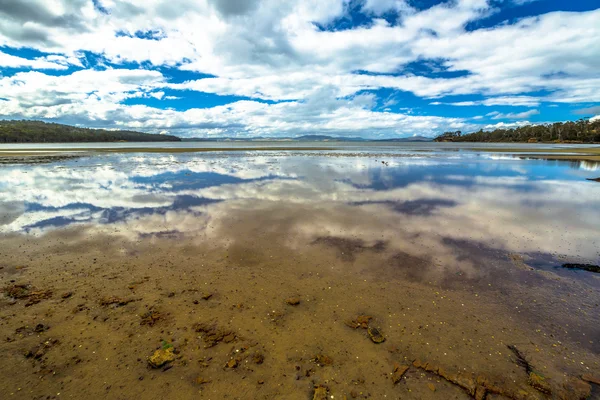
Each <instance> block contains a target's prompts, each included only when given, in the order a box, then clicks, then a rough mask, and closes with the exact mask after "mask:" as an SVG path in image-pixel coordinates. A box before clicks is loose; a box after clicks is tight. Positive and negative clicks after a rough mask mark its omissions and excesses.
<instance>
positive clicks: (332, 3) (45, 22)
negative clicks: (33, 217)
mask: <svg viewBox="0 0 600 400" xmlns="http://www.w3.org/2000/svg"><path fill="white" fill-rule="evenodd" d="M357 4H358V7H356V5H357ZM411 4H412V3H410V2H407V1H405V0H363V1H358V2H357V1H349V0H305V1H295V0H252V1H235V0H204V1H196V0H168V1H167V0H130V1H124V0H95V1H87V0H68V1H67V0H50V1H47V0H23V1H21V2H19V3H18V4H13V5H8V3H6V2H4V3H1V4H0V46H3V47H7V48H13V49H22V48H25V47H27V48H33V49H36V50H38V51H40V52H42V53H41V54H42V55H41V56H39V57H35V58H31V57H27V58H25V57H17V56H13V55H9V54H6V53H3V52H1V51H0V69H2V68H6V67H11V68H16V67H19V68H25V69H27V68H29V69H31V70H32V71H31V72H30V74H32V75H31V76H27V75H19V74H15V75H12V76H11V75H10V74H9V76H5V77H4V78H2V82H1V83H0V91H1V92H2V94H0V99H3V100H0V101H2V103H1V104H2V107H1V111H2V115H3V116H4V117H10V116H13V115H14V116H28V117H31V118H34V117H38V118H66V116H69V118H70V119H71V120H81V121H82V122H83V123H98V121H102V123H103V124H106V123H108V122H109V121H110V118H120V119H115V120H114V124H115V125H119V126H131V127H139V128H144V129H145V128H148V129H168V128H169V127H172V126H193V120H192V119H191V118H190V117H189V116H190V115H194V116H195V117H196V116H200V117H201V118H200V119H199V120H196V121H197V128H198V130H197V131H198V132H209V131H210V132H213V133H217V132H222V131H223V130H225V131H227V130H229V129H230V128H231V127H233V126H242V127H243V129H242V131H243V132H247V133H257V132H258V131H259V129H258V127H257V125H256V123H255V121H259V120H261V119H262V121H261V122H264V123H267V122H268V123H273V124H274V125H266V126H264V127H263V129H262V130H263V132H264V133H270V132H300V131H308V130H309V129H315V128H317V129H319V130H321V131H332V129H331V127H333V126H336V125H337V126H340V127H344V126H345V121H346V120H345V119H344V118H342V119H336V117H340V118H341V117H342V116H343V115H344V114H345V113H346V112H347V110H348V109H352V111H351V112H354V111H356V112H357V113H359V114H360V115H362V117H364V118H370V119H369V120H365V121H363V123H361V124H360V126H361V128H364V129H367V130H368V129H371V128H372V130H373V132H375V133H381V132H383V131H384V130H382V128H381V127H382V126H385V127H386V128H385V133H388V134H411V133H412V132H408V131H405V130H404V129H406V124H405V123H399V122H398V121H407V120H409V119H410V118H408V117H407V116H406V115H401V114H395V113H392V112H381V111H375V108H371V109H369V110H366V109H364V107H358V105H357V104H356V102H354V103H353V102H352V98H353V97H354V96H356V95H359V94H361V93H363V92H375V91H377V90H379V89H388V90H392V91H397V92H410V93H412V94H414V95H416V96H418V97H421V98H426V99H431V100H432V104H453V105H456V106H477V105H485V106H494V105H511V106H528V107H536V106H538V105H539V104H540V103H542V102H549V101H550V102H553V103H555V104H560V103H580V102H587V103H595V102H600V97H599V96H600V77H599V76H598V72H597V65H598V64H600V48H599V47H598V46H595V43H596V41H597V38H598V37H600V26H599V25H598V24H597V20H598V19H600V9H597V10H593V11H586V12H552V13H547V14H543V15H539V16H535V17H527V18H522V19H517V20H516V21H510V22H506V23H500V24H498V25H496V26H491V27H486V28H480V29H475V30H469V29H467V26H468V25H469V24H470V23H472V22H477V21H479V20H481V19H482V18H485V17H488V16H490V15H492V14H493V13H495V12H497V11H498V9H497V8H496V7H495V5H497V3H496V2H492V1H488V0H456V1H452V2H441V3H439V4H436V5H434V6H432V7H429V8H425V9H416V8H413V7H412V6H411ZM353 7H354V8H353ZM350 9H354V10H356V9H358V10H360V11H361V12H362V13H363V14H364V16H365V23H362V24H360V25H356V26H346V25H343V24H342V25H340V24H339V21H344V20H346V19H348V18H349V13H350ZM389 13H395V15H397V18H396V19H394V20H391V19H389V18H387V17H386V18H387V19H384V16H385V15H388V14H389ZM90 54H91V55H92V57H93V58H101V59H102V60H103V62H104V63H105V64H106V65H109V66H110V68H109V70H108V71H117V70H121V69H122V70H123V72H120V73H122V74H130V73H131V72H130V71H132V67H131V64H132V63H133V64H134V65H136V64H137V65H143V66H144V68H145V69H146V72H138V74H139V75H140V76H139V78H140V81H139V82H138V83H137V87H134V86H136V83H135V82H133V83H132V85H131V86H127V85H125V84H124V83H123V82H119V79H120V78H117V77H115V76H113V75H111V74H119V73H117V72H107V73H106V74H104V72H105V71H93V70H89V69H88V71H86V72H89V74H90V75H89V76H90V77H91V76H93V75H95V76H96V85H95V86H96V88H91V87H90V85H88V83H89V82H88V81H86V80H85V79H83V81H82V80H81V77H82V75H81V74H80V73H81V72H83V71H76V72H73V73H72V74H71V75H66V76H67V78H65V79H64V80H62V82H61V85H58V84H57V85H55V87H54V89H49V88H48V86H52V84H51V82H52V81H55V80H57V78H56V77H55V76H51V75H47V77H45V78H44V77H42V76H41V75H44V73H42V72H41V70H44V69H47V70H52V69H55V70H65V69H67V68H72V67H74V66H76V67H78V68H81V69H85V67H84V65H88V63H87V61H85V62H82V60H84V59H85V60H87V59H86V57H88V56H89V55H90ZM431 62H434V63H435V64H436V65H439V70H440V71H442V72H446V73H450V74H454V75H452V76H451V77H448V76H446V75H444V74H439V73H438V74H437V75H436V74H433V75H431V74H419V73H416V72H414V71H415V70H414V69H410V68H408V69H407V65H409V64H417V65H419V64H420V63H423V65H426V64H427V63H431ZM161 67H170V68H172V69H175V70H177V69H179V70H182V71H189V72H191V73H194V72H197V73H202V74H204V75H202V76H206V75H209V77H203V78H199V79H194V78H193V74H191V75H192V78H190V79H189V80H187V81H184V82H181V81H180V80H178V81H177V82H170V81H169V77H168V76H163V74H162V73H161V72H160V71H161V70H160V68H161ZM146 73H148V74H150V73H155V75H154V76H153V77H151V78H148V79H146V77H143V75H145V74H146ZM36 74H38V75H36ZM39 74H41V75H39ZM100 76H102V78H100ZM6 79H8V81H7V80H6ZM16 81H18V82H24V83H23V86H24V87H25V88H27V89H26V90H27V92H25V91H24V90H23V89H19V85H21V84H18V85H17V84H15V82H16ZM115 81H116V82H115ZM99 82H102V84H99ZM104 82H106V86H107V87H108V88H111V89H110V90H109V89H104V88H102V87H100V86H104ZM63 83H64V85H63ZM78 83H79V84H81V86H77V84H78ZM58 86H60V87H61V89H60V90H58V89H57V87H58ZM76 86H77V87H76ZM125 86H127V87H125ZM84 88H85V89H84ZM10 89H17V90H16V92H14V93H12V92H10ZM86 89H87V90H86ZM167 90H170V91H176V92H177V93H174V94H173V93H167V92H166V91H167ZM323 90H325V91H327V92H328V94H329V95H328V96H327V97H326V98H325V99H324V100H325V101H324V102H323V108H322V109H321V108H319V107H315V106H314V103H313V104H312V105H311V106H310V107H309V104H311V103H310V99H311V98H314V96H318V95H319V93H322V91H323ZM190 91H195V92H201V93H210V94H215V95H230V96H241V97H249V98H252V99H253V100H256V101H253V102H246V103H235V102H234V103H231V104H230V105H229V106H228V107H225V108H214V109H208V110H205V109H201V108H195V105H194V104H190V105H188V109H187V110H179V111H177V112H175V111H172V110H168V109H166V108H156V109H151V108H149V107H146V106H141V107H140V106H126V105H124V104H123V102H124V101H125V100H126V99H129V98H132V97H138V98H147V97H154V98H155V99H157V100H161V101H163V100H172V99H174V98H176V97H181V98H184V99H185V97H186V94H187V93H189V92H190ZM533 92H535V93H544V94H539V95H531V94H530V93H533ZM11 93H12V94H11ZM461 95H476V96H481V97H483V99H482V100H469V101H453V102H448V101H444V99H443V98H444V97H446V96H461ZM264 100H268V101H275V102H281V101H285V102H289V103H290V104H287V105H280V104H270V105H268V106H265V105H264V104H263V103H262V101H264ZM59 103H61V104H59ZM344 103H352V105H351V106H348V105H347V104H346V105H344ZM69 104H70V105H71V108H70V109H69ZM332 104H336V107H338V111H337V113H334V112H332V111H331V107H332ZM374 104H375V103H374V102H373V107H374ZM93 107H96V110H97V111H95V112H93V111H92V108H93ZM165 107H166V106H165ZM353 107H358V108H356V110H355V109H354V108H353ZM240 109H244V112H243V113H241V114H240V113H239V112H238V110H240ZM283 109H286V111H291V110H293V111H300V115H302V117H303V118H306V119H307V121H306V123H305V124H300V123H298V122H296V121H295V119H296V117H295V116H294V115H281V112H280V110H283ZM249 110H252V112H254V113H258V112H260V113H264V114H265V115H268V116H269V118H262V117H261V116H260V115H253V116H251V117H250V119H247V120H240V117H241V116H243V115H246V114H247V113H248V112H249ZM257 110H260V111H257ZM308 110H311V112H310V113H308ZM428 114H430V116H429V117H422V118H429V122H428V129H431V130H427V131H425V132H424V133H426V132H433V129H434V127H435V129H438V128H439V129H440V130H444V129H446V128H449V126H448V125H456V124H460V123H463V122H461V121H459V120H455V119H448V118H442V117H439V116H437V115H436V114H435V108H432V109H431V110H429V111H428ZM515 115H516V114H515ZM246 116H247V115H246ZM274 116H276V117H274ZM322 116H328V117H330V118H332V119H330V120H325V119H323V118H322ZM218 118H222V119H220V120H219V121H217V119H218ZM514 118H519V117H516V116H515V117H514ZM523 118H526V117H523ZM86 121H87V122H86ZM133 122H135V124H134V123H133ZM298 126H300V127H301V128H302V129H298ZM463 127H464V126H463ZM337 131H338V132H339V133H343V132H347V131H348V130H347V129H346V128H341V129H337ZM352 132H355V130H352Z"/></svg>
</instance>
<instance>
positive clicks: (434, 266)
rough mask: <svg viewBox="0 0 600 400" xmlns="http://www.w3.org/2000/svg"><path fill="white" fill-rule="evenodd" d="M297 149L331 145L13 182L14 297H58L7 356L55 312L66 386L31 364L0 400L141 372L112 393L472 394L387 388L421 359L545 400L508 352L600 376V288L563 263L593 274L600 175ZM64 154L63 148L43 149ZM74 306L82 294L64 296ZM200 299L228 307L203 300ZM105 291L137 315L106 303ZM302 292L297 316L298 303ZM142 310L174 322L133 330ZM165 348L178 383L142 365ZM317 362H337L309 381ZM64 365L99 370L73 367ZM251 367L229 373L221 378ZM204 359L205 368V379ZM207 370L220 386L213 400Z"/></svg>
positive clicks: (102, 165) (63, 166) (140, 160)
mask: <svg viewBox="0 0 600 400" xmlns="http://www.w3.org/2000/svg"><path fill="white" fill-rule="evenodd" d="M125 145H127V146H129V145H131V144H109V147H114V146H117V147H121V146H125ZM196 145H197V144H196V143H174V144H171V143H169V144H163V143H161V144H146V143H145V144H143V146H144V147H153V146H158V147H162V146H167V147H171V146H175V147H177V148H179V147H180V146H183V147H185V146H196ZM202 145H203V146H204V145H207V146H223V144H221V143H202ZM252 145H257V146H261V147H268V146H265V145H264V143H258V144H257V143H255V142H253V143H252ZM294 145H296V144H294ZM304 145H305V146H307V147H316V146H317V145H318V146H326V147H328V146H330V145H331V146H332V147H333V148H332V149H328V150H318V151H317V150H302V149H296V150H286V151H281V150H262V151H246V150H244V151H232V148H231V147H229V146H231V144H227V146H228V147H227V148H226V149H225V150H223V151H219V152H203V153H143V152H140V153H97V154H93V155H88V154H85V155H83V156H82V157H79V158H71V159H67V160H60V161H55V162H47V163H42V164H35V165H25V164H13V165H11V164H8V165H3V166H0V211H1V212H0V234H2V235H3V243H4V249H3V250H2V252H1V253H0V256H1V257H2V258H1V260H2V266H3V269H2V270H0V276H1V277H2V284H3V285H7V284H9V282H10V281H11V280H12V281H14V282H17V283H31V284H33V285H34V286H36V287H37V288H45V287H50V288H52V290H53V291H54V293H56V295H55V296H54V297H53V298H51V299H50V300H45V301H43V302H41V303H39V304H37V305H34V306H31V307H27V308H22V309H19V310H22V311H19V313H18V315H19V317H15V314H14V310H15V309H16V308H15V307H23V305H22V304H20V303H18V304H17V305H13V306H8V305H4V303H2V304H0V313H1V315H0V316H2V317H4V318H5V321H7V322H6V323H5V325H3V326H0V330H1V334H2V336H3V337H11V338H13V339H15V340H14V341H13V342H11V343H10V345H11V347H10V351H14V355H13V356H10V357H14V361H13V362H15V363H17V362H20V361H18V360H20V359H19V357H21V355H20V353H19V352H18V349H19V348H20V347H23V346H25V344H24V343H25V342H27V343H28V344H31V345H33V344H35V343H37V342H39V340H38V339H37V338H35V337H25V338H20V337H18V335H15V329H16V328H17V325H23V324H34V325H35V323H37V322H39V321H40V316H41V315H43V314H44V313H46V314H45V315H47V316H46V317H45V319H44V321H46V322H48V323H49V324H50V326H51V327H52V329H51V330H49V331H48V334H49V335H50V334H51V335H54V337H60V340H61V344H59V345H57V346H59V348H57V349H51V350H49V351H48V356H47V361H45V362H46V363H47V364H49V365H50V367H48V368H49V369H51V370H52V369H53V368H54V369H55V370H60V371H62V374H63V375H64V376H69V377H70V380H69V381H68V382H66V383H65V382H64V381H49V382H45V381H40V380H39V377H38V376H37V375H36V374H35V373H34V375H33V378H35V380H32V378H30V376H31V371H30V370H29V369H28V368H29V367H25V366H23V367H20V368H16V369H15V370H14V371H13V372H11V373H12V374H13V375H11V379H9V380H7V381H6V382H5V383H3V386H2V388H0V389H4V390H6V391H14V390H16V389H15V388H14V387H13V385H12V384H11V383H9V381H10V382H14V381H23V380H25V381H28V382H30V386H31V387H32V390H33V393H35V394H38V395H41V394H45V393H52V392H53V391H55V390H56V391H58V390H62V391H63V393H64V392H65V391H66V392H70V393H82V392H85V393H87V395H89V396H94V395H99V394H100V393H104V392H103V391H104V390H105V389H104V387H105V386H106V384H103V383H102V382H113V383H116V382H118V381H120V380H122V379H124V378H123V377H126V382H129V379H130V380H131V382H132V383H126V384H124V385H123V387H121V388H120V389H118V388H115V387H116V386H115V387H113V389H111V390H113V391H114V392H113V395H114V396H121V397H123V396H125V397H131V396H142V397H144V398H160V397H161V396H163V395H167V394H166V393H167V392H165V390H167V388H168V385H167V386H165V385H166V383H167V382H173V381H174V379H176V380H177V381H178V382H179V381H181V384H179V385H178V386H177V388H174V389H169V390H175V392H176V393H178V396H180V398H186V396H192V395H194V394H198V393H199V391H200V393H201V394H202V396H204V397H206V398H223V396H225V395H226V394H227V395H230V396H231V397H232V398H248V397H244V396H250V398H257V396H265V398H274V397H278V396H279V397H281V396H284V395H286V394H290V393H291V394H293V395H292V397H289V398H310V397H311V393H312V392H311V391H312V389H313V387H314V385H317V384H324V385H326V386H327V387H328V388H329V390H330V392H331V393H333V394H335V395H336V398H337V397H338V396H339V397H341V396H342V395H348V396H350V393H351V392H352V390H356V388H358V389H359V391H362V392H364V393H367V392H369V393H371V395H372V396H373V397H374V398H383V396H388V397H389V398H396V397H398V396H404V397H408V398H426V397H428V396H430V393H431V392H430V389H429V388H428V387H427V386H426V383H431V382H433V383H434V384H435V385H436V387H437V391H438V394H439V395H442V396H445V397H446V398H467V397H468V396H466V393H465V390H464V388H461V387H458V386H457V385H455V384H452V383H450V382H448V381H447V380H445V379H442V378H440V376H438V375H434V374H431V373H426V374H425V373H424V372H423V371H421V370H419V368H417V367H414V366H413V367H411V369H410V370H409V372H408V375H407V376H406V377H405V378H404V381H403V382H402V383H401V384H398V385H393V384H392V383H391V381H390V380H389V376H390V374H391V372H392V371H393V364H394V363H395V362H398V363H403V364H407V365H409V366H410V365H411V362H412V360H414V359H415V358H420V359H424V360H426V361H428V362H432V363H435V364H436V365H439V366H442V367H444V368H446V369H449V370H452V369H453V368H454V369H459V370H464V371H469V373H471V372H472V373H473V374H475V375H474V376H477V375H483V376H485V377H486V378H487V379H494V380H495V381H496V382H497V383H498V385H500V386H501V387H503V388H505V389H503V390H506V391H505V394H507V393H508V394H510V393H513V392H514V393H517V391H518V390H525V391H529V392H531V393H537V394H538V395H540V396H542V394H541V393H539V392H537V391H536V390H535V389H534V388H532V387H531V386H529V385H528V383H527V379H528V377H527V375H526V374H525V372H524V371H522V370H520V369H519V367H516V366H515V361H514V354H512V353H511V352H510V350H508V349H507V347H506V346H507V345H508V344H511V345H516V346H517V347H519V348H520V349H521V350H522V351H523V352H524V353H525V354H526V355H527V357H528V358H529V359H530V360H529V361H530V362H531V363H532V364H534V366H535V367H536V368H538V369H539V370H540V371H541V372H543V373H544V375H545V376H547V377H549V378H548V379H550V382H551V384H552V385H554V386H553V390H555V391H556V392H558V391H559V390H562V389H560V388H562V385H563V383H564V382H563V381H564V380H565V379H567V378H565V377H576V376H580V375H581V374H584V373H588V374H589V373H591V374H597V373H598V372H600V371H599V368H598V362H599V361H600V357H599V352H600V346H599V343H598V341H597V338H598V336H599V333H600V331H598V326H599V325H598V324H599V323H600V312H599V308H598V303H599V302H600V297H599V295H598V293H599V291H598V289H599V288H600V279H598V275H596V274H592V273H589V272H586V271H580V270H565V269H563V268H561V265H562V264H563V263H567V262H572V263H573V262H574V263H591V264H600V252H599V251H598V249H599V248H600V246H599V244H600V243H599V242H600V239H599V238H600V235H599V233H600V230H599V228H598V227H599V226H600V213H598V209H599V206H600V184H599V183H597V182H593V181H588V180H587V179H588V178H596V177H597V176H596V175H597V171H598V168H597V163H594V162H592V161H548V160H541V159H523V158H519V157H517V156H515V155H514V154H511V152H510V151H509V150H507V151H506V152H485V151H480V150H478V151H469V150H468V148H469V147H467V146H465V145H450V146H448V145H445V144H429V143H428V144H408V145H407V144H402V145H397V144H392V145H382V144H379V143H377V144H368V145H365V144H362V143H361V144H354V143H351V144H346V143H344V144H343V146H341V148H340V147H339V144H323V143H321V142H319V143H318V144H301V146H304ZM93 146H94V147H96V145H95V144H94V145H93ZM102 146H104V144H103V145H102ZM132 146H133V147H138V146H137V145H132ZM233 146H234V147H235V146H240V148H247V147H248V143H245V144H238V143H235V144H234V145H233ZM273 146H274V147H279V146H281V143H276V144H274V145H273ZM504 146H505V147H506V145H504ZM53 147H56V148H61V149H62V148H65V146H64V145H62V144H59V145H51V146H44V148H53ZM85 147H86V146H85V145H69V148H85ZM478 147H480V145H478ZM494 147H495V146H494ZM500 147H502V146H500ZM11 148H12V147H11ZM20 148H23V149H24V148H28V147H23V146H21V147H20ZM36 148H39V145H37V146H36ZM88 148H89V146H88ZM506 148H507V149H509V147H506ZM18 266H25V267H24V268H22V269H21V268H17V267H18ZM69 291H72V292H73V293H74V294H73V297H68V298H66V299H62V298H61V297H60V296H59V295H58V294H60V293H63V292H69ZM206 292H210V294H213V295H214V296H212V297H210V300H202V299H201V295H203V293H206ZM107 296H117V297H119V298H131V299H133V300H135V301H133V302H131V303H128V304H127V305H125V306H122V307H114V308H106V307H105V306H102V305H99V304H101V303H102V302H101V301H100V300H99V299H102V298H106V297H107ZM290 296H296V297H298V298H299V299H301V303H300V305H298V306H296V307H294V306H288V305H286V304H285V301H284V300H285V299H286V298H288V297H290ZM99 301H100V303H99ZM36 307H37V308H36ZM11 310H12V311H11ZM77 310H80V311H77ZM147 310H155V311H160V313H161V314H162V315H163V316H164V317H165V318H164V321H162V320H161V321H159V322H158V323H157V325H156V326H153V327H148V326H140V324H139V318H140V317H139V316H140V315H142V314H143V313H144V312H146V311H147ZM361 314H368V315H371V316H373V317H374V321H375V322H374V323H375V324H377V326H378V327H379V328H380V329H381V330H382V331H383V332H384V334H385V335H386V338H387V340H386V342H385V344H383V345H375V344H374V343H372V342H371V341H370V340H369V338H368V336H367V334H366V331H365V332H362V331H361V330H360V329H358V330H353V329H350V328H348V327H347V326H345V325H344V321H347V320H348V319H352V318H353V317H356V316H357V315H361ZM207 321H208V322H210V323H213V324H216V326H219V327H223V329H229V330H230V331H231V332H234V333H235V334H234V337H235V338H236V339H235V341H234V342H233V343H232V344H224V343H223V344H218V345H217V346H215V347H211V348H209V349H203V347H202V344H203V342H202V339H201V338H200V339H199V336H202V334H201V333H200V334H199V333H196V332H194V329H192V323H194V322H203V323H204V322H207ZM79 332H82V334H84V333H85V336H84V337H85V339H84V340H82V339H81V336H80V334H79ZM162 340H166V341H167V342H169V343H172V344H173V345H174V346H175V348H177V349H178V351H181V355H182V358H181V359H178V361H175V362H174V364H173V365H174V367H173V368H172V370H169V371H168V372H164V373H160V372H156V371H154V370H148V369H147V366H146V361H145V359H146V358H147V356H149V355H150V354H151V353H152V352H153V351H154V350H155V348H156V346H157V345H159V344H160V343H161V341H162ZM115 343H118V344H117V345H116V346H115ZM80 344H82V345H84V346H86V348H85V349H83V348H81V349H80V348H79V347H78V346H79V345H80ZM60 346H62V347H60ZM232 346H233V347H232ZM240 346H242V347H240ZM244 346H247V347H244ZM240 348H241V349H242V353H244V351H246V350H243V349H244V348H249V349H251V350H248V351H252V352H253V353H252V354H254V352H256V351H258V352H261V354H263V355H265V356H266V358H265V362H264V364H261V365H252V366H249V365H250V364H251V361H249V360H250V358H244V357H242V356H241V353H239V351H240ZM92 349H93V350H92ZM198 349H201V350H198ZM92 351H94V352H92ZM96 352H97V353H96ZM10 354H13V353H10ZM99 354H101V355H102V356H99ZM248 354H250V353H248ZM319 354H324V355H327V356H328V357H331V358H332V359H333V365H331V366H325V367H321V366H318V365H317V364H318V363H317V364H315V361H313V359H314V358H315V357H316V355H319ZM67 356H68V357H79V358H81V359H82V360H85V362H83V363H82V364H77V366H69V367H66V366H65V365H66V364H65V363H67V359H66V358H65V357H67ZM68 357H67V358H68ZM236 357H237V358H239V360H238V361H239V363H240V366H239V367H236V370H235V371H229V370H228V368H227V367H226V368H225V369H224V368H223V366H224V365H225V364H226V363H227V362H229V361H230V360H231V359H232V358H235V359H237V358H236ZM104 358H106V360H104ZM138 358H139V359H141V361H136V360H138ZM208 358H210V360H208V361H207V359H208ZM200 359H202V360H204V361H202V362H201V363H206V365H207V366H205V367H198V363H199V362H200V361H199V360H200ZM10 360H11V359H10V358H9V361H10ZM184 360H185V362H183V361H184ZM211 360H212V361H211ZM3 362H5V363H6V362H7V360H4V361H3ZM248 363H250V364H248ZM33 365H34V367H35V366H36V365H37V364H35V362H34V364H33ZM69 365H70V364H69ZM102 365H106V366H107V368H103V369H102V371H101V372H99V370H98V367H99V366H102ZM0 366H1V367H2V370H3V371H6V370H7V368H8V367H7V365H6V364H1V363H0ZM61 368H62V369H61ZM169 373H170V374H171V375H168V374H169ZM38 375H39V373H38ZM198 375H200V376H202V377H203V379H204V378H205V379H208V380H211V381H212V383H209V384H206V385H204V384H203V385H202V386H201V387H199V386H198V385H197V384H196V383H194V382H195V379H196V377H197V376H198ZM140 376H146V377H148V378H150V379H145V380H144V381H143V382H141V383H140V381H139V380H138V378H139V377H140ZM242 376H243V377H244V378H242ZM81 377H87V378H83V379H82V378H81ZM90 377H93V379H91V378H90ZM246 377H247V378H248V379H245V378H246ZM97 378H98V379H97ZM569 379H571V378H569ZM96 380H98V382H97V381H96ZM261 380H262V381H264V383H258V384H257V382H258V381H261ZM61 382H62V383H61ZM357 382H358V383H357ZM569 382H570V381H569ZM134 383H135V384H134ZM61 385H63V386H61ZM511 391H512V392H511ZM532 391H533V392H532ZM210 396H213V397H210ZM294 396H296V397H294ZM507 396H508V395H507ZM509 397H510V396H509ZM282 398H283V397H282Z"/></svg>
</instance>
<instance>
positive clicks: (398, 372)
mask: <svg viewBox="0 0 600 400" xmlns="http://www.w3.org/2000/svg"><path fill="white" fill-rule="evenodd" d="M408 368H409V367H408V366H407V365H400V364H398V363H396V364H394V372H393V373H392V382H393V383H394V385H395V384H397V383H398V382H400V380H401V379H402V377H403V376H404V374H405V373H406V371H408Z"/></svg>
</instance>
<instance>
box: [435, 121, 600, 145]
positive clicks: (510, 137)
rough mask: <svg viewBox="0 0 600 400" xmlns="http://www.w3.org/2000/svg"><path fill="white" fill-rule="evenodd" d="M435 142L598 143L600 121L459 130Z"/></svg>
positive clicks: (599, 139)
mask: <svg viewBox="0 0 600 400" xmlns="http://www.w3.org/2000/svg"><path fill="white" fill-rule="evenodd" d="M435 141H436V142H521V143H523V142H528V143H536V142H557V143H599V142H600V119H599V120H595V121H592V122H590V121H589V120H586V119H580V120H579V121H567V122H556V123H553V124H540V125H525V126H521V127H519V128H511V129H496V130H493V131H483V130H480V131H478V132H473V133H468V134H462V133H461V131H456V132H445V133H444V134H442V135H440V136H438V137H437V138H435Z"/></svg>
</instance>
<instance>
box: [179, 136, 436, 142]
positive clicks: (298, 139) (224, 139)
mask: <svg viewBox="0 0 600 400" xmlns="http://www.w3.org/2000/svg"><path fill="white" fill-rule="evenodd" d="M182 140H183V141H184V142H237V141H240V142H241V141H249V142H263V141H271V142H430V141H431V140H432V139H430V138H427V137H424V136H412V137H408V138H394V139H365V138H361V137H358V136H350V137H342V136H328V135H303V136H296V137H264V136H258V137H253V138H231V137H214V138H184V139H182Z"/></svg>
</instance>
